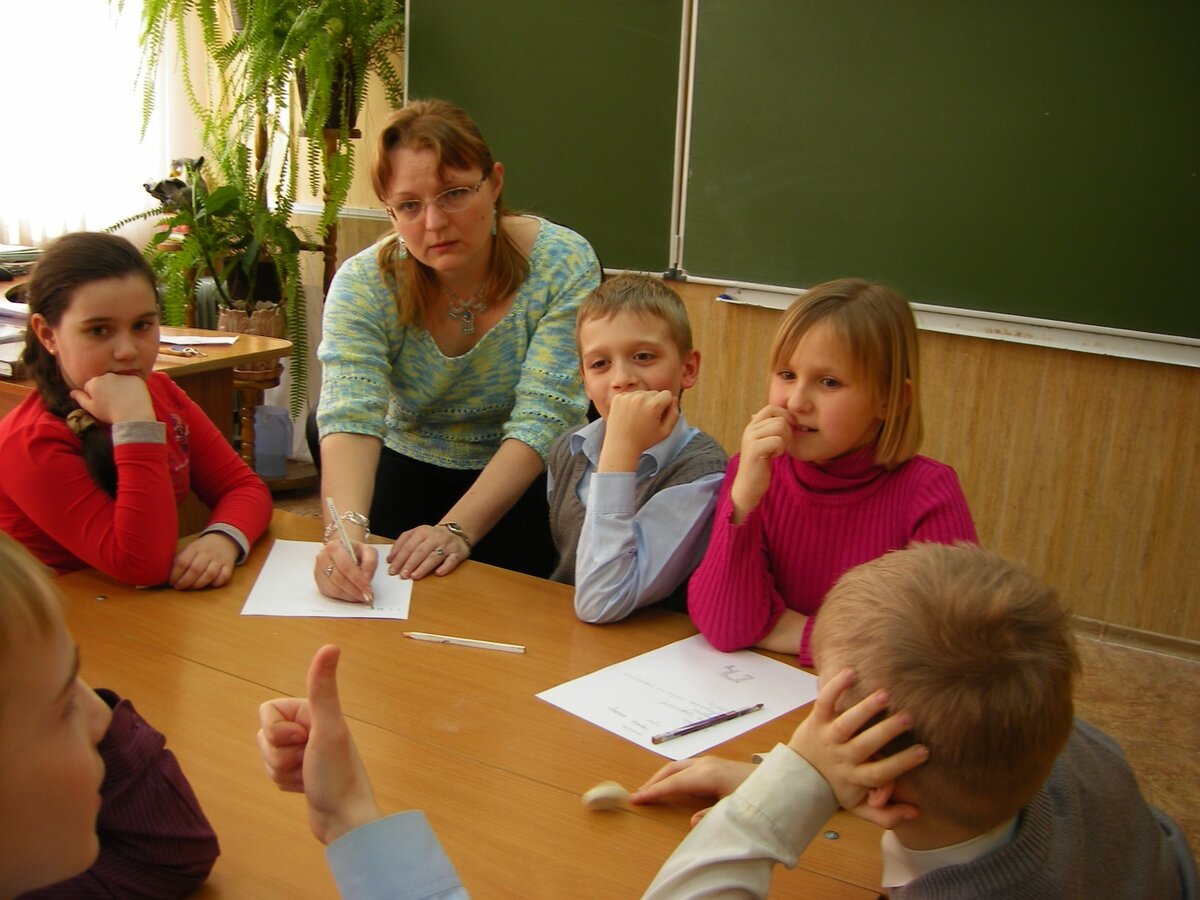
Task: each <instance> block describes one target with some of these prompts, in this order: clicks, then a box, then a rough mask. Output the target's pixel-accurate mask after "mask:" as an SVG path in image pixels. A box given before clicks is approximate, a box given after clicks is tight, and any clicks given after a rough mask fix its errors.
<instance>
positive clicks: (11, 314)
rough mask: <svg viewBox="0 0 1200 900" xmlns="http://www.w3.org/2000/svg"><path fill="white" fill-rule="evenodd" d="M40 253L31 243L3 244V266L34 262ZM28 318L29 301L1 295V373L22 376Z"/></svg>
mask: <svg viewBox="0 0 1200 900" xmlns="http://www.w3.org/2000/svg"><path fill="white" fill-rule="evenodd" d="M37 255H38V251H37V250H34V249H33V248H32V247H13V246H12V245H9V244H0V266H4V267H6V268H7V269H8V270H9V271H10V272H11V271H13V270H14V269H15V268H16V267H18V266H22V267H28V266H31V265H32V264H33V260H35V259H36V258H37ZM21 274H23V272H22V273H21ZM28 322H29V304H28V303H20V302H18V301H15V300H9V299H7V298H6V297H3V296H0V376H6V377H9V378H12V377H20V375H21V368H22V366H21V362H20V358H21V353H22V351H23V350H24V348H25V326H26V324H27V323H28Z"/></svg>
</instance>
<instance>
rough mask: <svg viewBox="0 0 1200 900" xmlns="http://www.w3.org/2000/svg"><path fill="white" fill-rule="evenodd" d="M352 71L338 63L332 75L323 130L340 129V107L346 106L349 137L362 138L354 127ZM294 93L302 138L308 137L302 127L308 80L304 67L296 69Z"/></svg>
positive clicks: (353, 79) (356, 123)
mask: <svg viewBox="0 0 1200 900" xmlns="http://www.w3.org/2000/svg"><path fill="white" fill-rule="evenodd" d="M354 75H355V73H354V71H353V69H352V68H351V67H350V66H349V65H347V64H346V63H344V62H343V63H339V64H338V66H337V70H336V72H335V73H334V82H333V95H332V96H331V97H330V98H329V115H327V116H326V117H325V128H327V129H330V128H332V129H338V128H341V127H342V106H343V105H344V106H346V107H347V109H346V125H347V127H348V128H349V129H350V137H362V132H361V131H359V130H358V128H357V127H356V126H357V125H358V107H357V106H356V105H355V103H354V95H355V88H356V87H357V82H356V81H355V78H354ZM296 92H297V94H299V96H300V111H301V129H300V133H301V136H302V137H308V136H309V135H308V132H307V130H306V129H305V128H304V126H303V115H304V110H305V109H307V107H308V78H307V76H306V74H305V72H304V66H303V65H299V66H297V67H296Z"/></svg>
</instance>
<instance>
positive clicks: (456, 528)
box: [437, 522, 471, 550]
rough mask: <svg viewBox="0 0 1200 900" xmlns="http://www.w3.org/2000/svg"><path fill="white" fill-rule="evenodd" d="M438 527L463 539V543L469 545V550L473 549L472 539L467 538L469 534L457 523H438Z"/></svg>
mask: <svg viewBox="0 0 1200 900" xmlns="http://www.w3.org/2000/svg"><path fill="white" fill-rule="evenodd" d="M437 527H438V528H445V529H446V530H447V531H448V532H450V533H451V534H452V535H454V536H455V537H457V538H462V541H463V543H464V544H466V545H467V549H468V550H470V549H471V539H470V538H469V537H467V533H466V532H465V531H463V527H462V526H461V525H459V524H458V523H457V522H438V525H437Z"/></svg>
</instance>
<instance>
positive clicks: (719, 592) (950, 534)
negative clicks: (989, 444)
mask: <svg viewBox="0 0 1200 900" xmlns="http://www.w3.org/2000/svg"><path fill="white" fill-rule="evenodd" d="M739 461H740V455H739V456H734V457H733V458H732V459H731V460H730V461H729V467H728V469H726V471H725V480H724V481H723V482H722V484H721V493H720V496H719V497H718V499H717V510H716V515H715V519H714V522H713V529H712V536H711V538H710V539H709V543H708V550H707V551H706V552H705V554H704V559H703V560H702V561H701V563H700V566H699V567H698V568H697V569H696V571H695V572H694V573H693V574H692V578H691V581H690V582H689V583H688V613H689V614H690V615H691V617H692V621H693V622H694V623H695V624H696V627H697V628H698V629H699V630H700V632H701V634H703V635H704V636H705V638H707V639H708V641H709V643H711V644H712V645H713V646H714V647H716V648H717V649H718V650H724V651H730V650H739V649H741V648H743V647H750V646H753V645H754V644H756V643H758V641H760V640H761V639H762V638H764V637H765V636H766V635H767V634H768V633H769V632H770V631H771V629H772V628H774V627H775V623H776V622H777V621H779V617H780V616H781V615H783V611H784V610H785V609H793V610H796V611H797V612H799V613H803V614H804V615H806V616H813V615H816V613H817V610H818V609H819V608H820V606H821V602H822V600H824V598H825V594H826V593H828V591H829V589H830V588H831V587H833V583H834V582H835V581H836V580H837V579H838V578H839V577H840V576H841V575H842V573H844V572H846V571H847V570H848V569H851V568H853V567H854V566H857V565H859V564H860V563H864V562H867V561H868V560H872V559H875V558H876V557H878V556H882V555H883V554H884V553H886V552H888V551H889V550H898V549H900V548H902V547H905V546H907V545H908V544H909V543H911V542H913V541H932V542H936V543H944V544H949V543H953V542H955V541H971V542H973V543H974V542H976V541H977V538H976V535H975V525H974V523H973V522H972V521H971V513H970V510H968V509H967V501H966V498H965V497H964V496H963V492H962V487H961V486H960V485H959V483H958V477H957V476H956V475H955V474H954V470H953V469H952V468H950V467H949V466H947V465H945V464H944V463H940V462H937V461H936V460H932V459H929V458H928V457H925V456H915V457H913V458H912V459H910V460H909V461H908V462H906V463H903V464H902V465H900V466H897V467H896V468H895V469H892V470H890V471H888V470H885V469H883V468H882V467H881V466H878V465H876V464H875V462H874V447H873V446H868V447H866V448H863V449H862V450H860V451H857V452H855V453H851V454H848V455H847V456H844V457H840V458H838V459H835V460H831V461H830V462H828V463H826V464H825V465H823V466H818V465H814V464H812V463H807V462H802V461H800V460H795V459H792V458H791V457H788V456H781V457H778V458H776V459H774V460H773V461H772V474H771V486H770V487H769V488H768V490H767V493H766V495H764V497H763V499H762V501H761V502H760V503H759V505H758V506H757V508H755V509H754V510H753V511H752V512H751V513H750V514H749V515H748V516H746V518H745V519H744V520H743V521H742V523H741V524H740V525H733V524H732V523H731V522H730V518H731V516H732V514H733V505H732V503H731V502H730V499H729V491H730V488H731V487H732V485H733V479H734V476H735V475H736V474H737V470H738V463H739ZM797 649H799V648H797ZM800 655H801V659H800V662H801V664H802V665H812V660H811V658H809V659H806V658H804V655H803V654H800Z"/></svg>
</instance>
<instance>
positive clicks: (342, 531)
mask: <svg viewBox="0 0 1200 900" xmlns="http://www.w3.org/2000/svg"><path fill="white" fill-rule="evenodd" d="M325 505H326V506H328V507H329V514H330V515H331V516H333V524H334V525H335V526H336V527H337V532H338V536H339V537H341V539H342V546H343V547H345V548H346V552H347V553H349V554H350V558H351V559H352V560H354V561H355V563H357V562H358V554H357V553H355V552H354V545H353V544H352V543H350V536H349V535H348V534H346V526H345V525H343V524H342V517H341V516H340V515H339V514H338V511H337V507H336V506H334V504H333V498H332V497H326V498H325ZM362 596H363V600H364V601H365V602H366V604H367V609H374V608H375V597H374V595H372V593H371V591H370V590H365V591H363V595H362Z"/></svg>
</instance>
